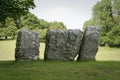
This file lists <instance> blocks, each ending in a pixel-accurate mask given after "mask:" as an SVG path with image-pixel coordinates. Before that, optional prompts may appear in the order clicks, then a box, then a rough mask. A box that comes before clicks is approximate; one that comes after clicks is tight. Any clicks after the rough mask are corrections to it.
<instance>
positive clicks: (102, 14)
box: [84, 0, 120, 47]
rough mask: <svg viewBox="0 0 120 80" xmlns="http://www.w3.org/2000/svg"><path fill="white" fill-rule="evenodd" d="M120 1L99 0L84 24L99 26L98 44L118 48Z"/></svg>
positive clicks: (119, 41)
mask: <svg viewBox="0 0 120 80" xmlns="http://www.w3.org/2000/svg"><path fill="white" fill-rule="evenodd" d="M119 4H120V1H119V0H101V1H100V2H98V3H97V4H96V5H95V6H94V7H93V16H92V18H91V19H90V20H89V21H86V22H85V23H84V28H85V27H87V26H91V25H93V26H101V28H102V32H101V39H100V44H104V45H105V44H108V45H109V46H117V47H120V40H119V39H120V35H119V32H120V22H119V21H120V10H119V9H120V5H119Z"/></svg>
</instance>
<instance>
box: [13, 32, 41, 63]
mask: <svg viewBox="0 0 120 80" xmlns="http://www.w3.org/2000/svg"><path fill="white" fill-rule="evenodd" d="M39 43H40V37H39V33H37V32H29V31H28V30H21V31H20V32H19V33H18V36H17V42H16V49H15V60H16V61H31V60H37V59H38V58H39V46H40V44H39Z"/></svg>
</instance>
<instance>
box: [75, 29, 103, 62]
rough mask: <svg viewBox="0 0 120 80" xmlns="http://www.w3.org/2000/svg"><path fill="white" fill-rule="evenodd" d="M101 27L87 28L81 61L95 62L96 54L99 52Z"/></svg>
mask: <svg viewBox="0 0 120 80" xmlns="http://www.w3.org/2000/svg"><path fill="white" fill-rule="evenodd" d="M100 32H101V28H100V27H88V28H86V30H85V32H84V35H83V40H82V44H81V48H80V54H79V57H78V59H77V60H78V61H79V60H95V56H96V53H97V51H98V45H99V37H100Z"/></svg>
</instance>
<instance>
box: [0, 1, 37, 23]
mask: <svg viewBox="0 0 120 80" xmlns="http://www.w3.org/2000/svg"><path fill="white" fill-rule="evenodd" d="M34 7H35V4H34V0H0V22H5V20H6V19H7V17H10V18H13V19H15V20H16V19H18V18H20V17H21V16H23V15H25V14H26V13H27V12H28V11H29V8H34Z"/></svg>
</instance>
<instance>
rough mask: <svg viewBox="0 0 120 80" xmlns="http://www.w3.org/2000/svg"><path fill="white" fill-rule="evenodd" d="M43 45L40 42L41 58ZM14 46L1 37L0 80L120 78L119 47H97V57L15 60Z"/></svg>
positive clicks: (41, 56) (92, 79)
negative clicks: (86, 59) (70, 59)
mask: <svg viewBox="0 0 120 80" xmlns="http://www.w3.org/2000/svg"><path fill="white" fill-rule="evenodd" d="M44 48H45V44H44V43H41V47H40V51H41V52H40V59H43V57H44V55H43V53H44ZM14 50H15V40H10V41H0V80H120V49H119V48H108V47H100V48H99V51H98V53H97V55H96V60H97V61H85V62H83V61H82V62H75V61H73V62H68V61H43V60H38V61H31V62H15V61H14ZM5 60H7V61H5ZM9 60H11V61H9ZM101 60H104V61H102V62H101ZM106 60H107V61H106Z"/></svg>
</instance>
